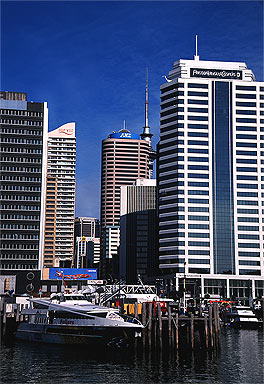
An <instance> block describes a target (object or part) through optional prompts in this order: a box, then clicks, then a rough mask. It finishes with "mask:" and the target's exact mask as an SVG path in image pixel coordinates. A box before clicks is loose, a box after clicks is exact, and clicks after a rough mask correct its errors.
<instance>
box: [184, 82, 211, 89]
mask: <svg viewBox="0 0 264 384" xmlns="http://www.w3.org/2000/svg"><path fill="white" fill-rule="evenodd" d="M188 88H205V89H208V84H197V83H188Z"/></svg>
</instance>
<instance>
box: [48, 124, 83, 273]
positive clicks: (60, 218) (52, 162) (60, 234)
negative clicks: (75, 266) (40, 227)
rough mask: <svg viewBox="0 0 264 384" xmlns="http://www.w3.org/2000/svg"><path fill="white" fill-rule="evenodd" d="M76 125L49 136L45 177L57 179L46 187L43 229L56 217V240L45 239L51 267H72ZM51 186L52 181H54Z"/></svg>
mask: <svg viewBox="0 0 264 384" xmlns="http://www.w3.org/2000/svg"><path fill="white" fill-rule="evenodd" d="M75 158H76V137H75V123H67V124H64V125H62V126H61V127H59V128H57V129H55V130H54V131H51V132H49V133H48V165H47V177H48V179H49V178H53V180H54V179H55V180H56V186H55V185H50V186H47V188H48V189H47V198H49V197H50V196H51V195H53V197H54V199H55V198H56V212H55V213H54V203H55V200H53V203H52V204H49V203H50V201H48V200H47V202H46V227H47V223H48V220H49V219H54V215H56V225H55V230H56V232H55V233H56V234H55V239H54V236H52V234H51V233H50V234H49V235H48V234H46V237H45V249H46V250H47V248H48V247H50V249H54V240H55V257H54V264H53V266H54V267H59V266H60V267H71V266H72V263H73V244H74V212H75ZM53 184H54V182H53Z"/></svg>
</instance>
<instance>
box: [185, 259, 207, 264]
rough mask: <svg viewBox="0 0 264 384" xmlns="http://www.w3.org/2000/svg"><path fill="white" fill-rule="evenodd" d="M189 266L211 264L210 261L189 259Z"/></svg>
mask: <svg viewBox="0 0 264 384" xmlns="http://www.w3.org/2000/svg"><path fill="white" fill-rule="evenodd" d="M188 263H189V264H210V260H209V259H188Z"/></svg>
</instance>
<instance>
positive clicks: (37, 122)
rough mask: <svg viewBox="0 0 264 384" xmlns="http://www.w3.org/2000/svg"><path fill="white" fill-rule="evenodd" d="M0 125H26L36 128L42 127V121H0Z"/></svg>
mask: <svg viewBox="0 0 264 384" xmlns="http://www.w3.org/2000/svg"><path fill="white" fill-rule="evenodd" d="M0 124H10V125H27V126H32V125H33V126H36V127H42V121H32V120H14V119H0Z"/></svg>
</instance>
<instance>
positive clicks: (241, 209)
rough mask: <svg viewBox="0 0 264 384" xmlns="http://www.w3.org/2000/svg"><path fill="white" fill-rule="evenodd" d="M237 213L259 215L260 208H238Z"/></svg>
mask: <svg viewBox="0 0 264 384" xmlns="http://www.w3.org/2000/svg"><path fill="white" fill-rule="evenodd" d="M237 213H243V214H246V215H257V214H258V209H246V208H238V209H237Z"/></svg>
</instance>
